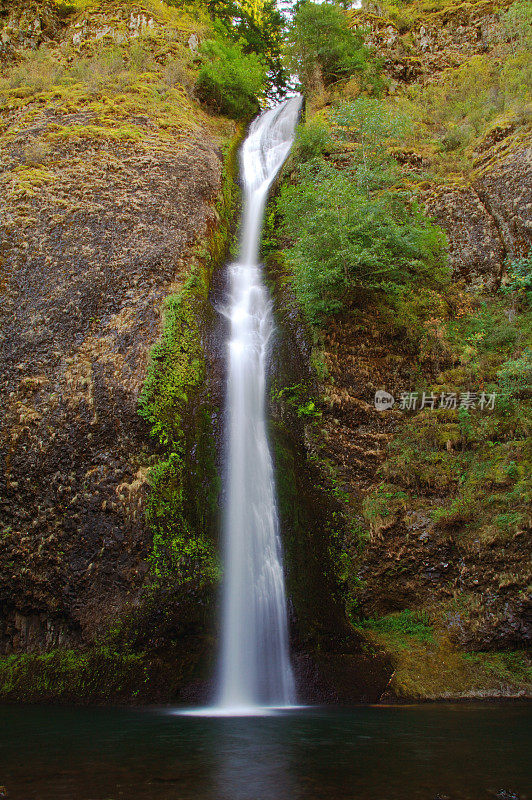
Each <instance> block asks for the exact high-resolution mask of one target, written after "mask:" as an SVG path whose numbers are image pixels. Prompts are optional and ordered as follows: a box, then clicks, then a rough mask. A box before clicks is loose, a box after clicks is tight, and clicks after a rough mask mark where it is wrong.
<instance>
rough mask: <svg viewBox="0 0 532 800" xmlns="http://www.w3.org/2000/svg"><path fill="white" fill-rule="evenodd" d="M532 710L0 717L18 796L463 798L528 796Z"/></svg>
mask: <svg viewBox="0 0 532 800" xmlns="http://www.w3.org/2000/svg"><path fill="white" fill-rule="evenodd" d="M529 708H530V707H527V706H522V705H511V704H509V705H494V706H481V707H479V706H464V705H437V706H436V705H431V706H429V705H422V706H407V707H361V708H356V709H353V710H350V711H342V712H331V711H323V710H322V711H320V710H313V711H301V712H298V713H292V714H285V715H278V716H273V717H265V718H248V719H208V718H201V717H199V718H198V717H182V716H177V715H175V714H172V713H169V712H168V711H167V710H154V709H146V710H143V709H140V710H120V709H100V708H92V709H83V708H81V709H79V708H75V709H72V708H57V707H38V708H35V707H30V708H24V707H16V708H15V707H8V708H5V707H4V708H0V786H1V785H4V786H5V787H6V788H7V790H8V792H9V798H10V800H22V799H23V800H67V799H68V800H111V798H114V799H115V800H116V799H117V798H124V800H136V799H137V798H138V799H139V800H141V799H142V800H163V799H164V800H418V798H419V799H420V800H421V798H427V799H428V800H432V798H434V797H435V795H437V794H441V795H448V796H449V797H451V798H453V800H482V798H486V800H489V798H496V797H497V793H498V792H500V790H505V791H507V792H515V793H518V794H519V795H520V796H521V797H525V796H527V795H528V796H529V797H530V798H531V800H532V794H530V791H531V786H530V773H529V771H528V770H527V766H528V760H529V757H530V753H532V746H531V745H532V735H531V728H530V724H529V723H530V713H529Z"/></svg>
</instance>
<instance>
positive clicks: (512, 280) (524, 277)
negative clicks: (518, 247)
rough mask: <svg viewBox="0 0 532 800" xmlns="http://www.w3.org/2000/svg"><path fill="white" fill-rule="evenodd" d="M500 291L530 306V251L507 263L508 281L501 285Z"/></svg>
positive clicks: (531, 259)
mask: <svg viewBox="0 0 532 800" xmlns="http://www.w3.org/2000/svg"><path fill="white" fill-rule="evenodd" d="M501 292H502V293H503V294H506V295H510V296H511V297H512V298H513V299H514V300H516V301H517V302H523V303H524V304H525V305H528V306H532V252H530V253H529V254H528V255H527V256H526V257H524V258H517V259H514V260H513V261H511V262H510V263H509V264H508V281H507V283H506V284H505V285H504V286H501Z"/></svg>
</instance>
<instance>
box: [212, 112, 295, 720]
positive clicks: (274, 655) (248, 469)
mask: <svg viewBox="0 0 532 800" xmlns="http://www.w3.org/2000/svg"><path fill="white" fill-rule="evenodd" d="M300 109H301V98H300V97H299V96H297V97H292V98H290V99H288V100H285V101H284V102H283V103H280V104H279V105H277V106H275V107H274V108H269V109H267V110H266V111H264V112H263V113H262V114H261V115H260V116H259V117H257V118H256V119H255V120H254V121H253V122H252V123H251V126H250V129H249V131H248V135H247V137H246V139H245V140H244V143H243V145H242V148H241V152H240V164H241V169H240V172H241V179H242V186H243V213H242V220H241V229H240V248H239V257H238V261H237V262H236V263H233V264H230V265H229V266H228V278H229V300H228V304H227V305H228V310H227V316H228V318H229V321H230V333H229V342H228V357H227V358H228V361H227V400H226V423H225V424H226V449H227V472H226V491H225V496H226V501H225V509H224V535H223V539H224V552H223V563H224V579H223V594H222V609H221V649H220V659H219V670H218V685H219V689H218V697H217V705H216V707H215V709H213V711H216V710H217V711H218V713H222V714H224V713H227V714H231V713H237V714H243V713H249V714H254V713H260V711H261V710H264V711H265V710H266V709H268V708H270V709H271V708H273V707H276V708H283V707H287V706H290V705H291V704H293V703H294V701H295V690H294V678H293V675H292V668H291V665H290V657H289V646H288V624H287V610H286V592H285V581H284V573H283V560H282V548H281V538H280V533H279V520H278V514H277V502H276V491H275V479H274V470H273V464H272V458H271V454H270V447H269V443H268V434H267V420H266V376H267V369H268V357H269V350H270V343H271V337H272V333H273V330H274V323H273V315H272V301H271V299H270V296H269V294H268V291H267V289H266V287H265V285H264V281H263V278H262V268H261V266H260V264H259V263H258V257H259V247H260V238H261V230H262V223H263V217H264V208H265V204H266V200H267V197H268V191H269V189H270V187H271V185H272V183H273V181H274V179H275V177H276V176H277V174H278V172H279V170H280V169H281V167H282V165H283V163H284V161H285V159H286V157H287V155H288V153H289V151H290V148H291V146H292V142H293V139H294V135H295V128H296V125H297V121H298V119H299V112H300Z"/></svg>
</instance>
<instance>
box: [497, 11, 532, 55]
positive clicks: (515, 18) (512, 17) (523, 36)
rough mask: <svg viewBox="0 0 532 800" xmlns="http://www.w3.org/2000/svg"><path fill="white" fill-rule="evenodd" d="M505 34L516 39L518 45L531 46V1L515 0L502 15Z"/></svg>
mask: <svg viewBox="0 0 532 800" xmlns="http://www.w3.org/2000/svg"><path fill="white" fill-rule="evenodd" d="M502 24H503V28H504V31H505V33H506V35H507V36H509V37H511V38H512V39H517V41H518V42H519V44H520V45H525V46H532V2H531V0H517V2H515V3H513V4H512V5H511V6H510V8H509V9H508V11H507V12H506V14H504V15H503V17H502Z"/></svg>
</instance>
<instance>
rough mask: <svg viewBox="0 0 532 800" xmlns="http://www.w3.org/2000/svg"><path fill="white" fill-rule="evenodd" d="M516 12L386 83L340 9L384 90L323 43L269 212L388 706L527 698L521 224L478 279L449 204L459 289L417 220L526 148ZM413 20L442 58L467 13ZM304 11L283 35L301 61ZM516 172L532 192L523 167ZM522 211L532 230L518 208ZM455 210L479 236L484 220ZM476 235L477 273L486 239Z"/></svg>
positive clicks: (316, 434) (322, 456)
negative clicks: (303, 327) (459, 50)
mask: <svg viewBox="0 0 532 800" xmlns="http://www.w3.org/2000/svg"><path fill="white" fill-rule="evenodd" d="M308 5H309V4H306V5H304V6H303V8H308ZM508 5H509V4H506V3H503V4H501V6H499V7H495V6H490V7H489V8H488V7H487V6H486V7H483V11H481V10H480V7H479V9H476V8H475V10H474V11H473V10H472V9H469V7H468V8H467V9H465V6H464V9H463V10H462V11H463V13H467V14H480V16H482V14H489V15H492V16H491V17H490V25H491V26H492V27H491V28H490V40H489V44H488V45H487V46H486V47H485V48H484V52H483V53H472V54H471V57H469V58H468V57H467V56H466V57H464V56H462V57H461V58H460V59H457V62H458V63H456V64H455V66H454V68H451V69H447V71H445V72H443V73H442V75H441V76H438V75H434V74H433V75H432V76H431V78H430V79H429V80H420V81H419V82H417V83H416V82H412V81H411V79H410V80H409V81H407V82H405V83H404V84H403V85H401V84H400V83H398V82H397V81H396V80H394V79H393V78H391V76H390V72H389V71H388V70H390V69H393V71H394V73H395V72H397V69H396V66H394V65H393V64H391V63H390V59H389V58H385V56H386V50H385V47H386V46H385V44H384V43H383V39H384V36H385V35H384V33H382V31H383V30H384V27H385V26H386V25H389V24H390V23H389V21H387V20H386V18H384V19H383V18H382V17H379V16H378V15H374V16H373V17H372V15H370V14H368V13H366V12H364V11H362V12H360V14H357V12H352V14H351V15H349V14H348V15H346V19H351V24H355V25H356V28H355V30H356V32H357V33H358V34H359V35H360V31H361V30H363V28H361V23H363V24H365V25H366V26H367V27H366V32H367V31H368V29H370V30H371V34H370V37H369V39H370V40H371V39H372V40H373V44H374V49H373V53H372V51H371V49H369V50H368V49H366V50H365V53H366V55H365V57H366V58H368V57H369V58H373V70H372V71H373V74H375V72H377V71H380V75H381V78H380V81H381V83H380V86H375V85H371V84H367V83H366V84H364V83H363V82H362V81H360V80H357V81H356V82H355V83H354V84H353V77H355V76H356V75H357V64H355V62H352V63H351V65H350V66H349V67H347V64H348V62H347V61H346V59H345V58H344V53H343V51H342V50H341V48H338V49H337V50H336V49H335V48H334V47H333V48H331V50H330V53H332V54H336V55H337V64H336V73H335V67H334V66H331V65H330V64H328V63H327V64H325V63H322V61H320V50H319V46H314V48H308V49H306V50H305V51H304V52H305V54H306V57H307V60H306V61H305V62H303V60H302V59H301V58H300V59H299V69H300V73H299V74H300V79H301V82H302V84H303V85H305V87H306V88H307V90H308V92H309V94H308V97H307V113H306V119H305V122H304V123H303V124H302V125H301V128H300V131H299V135H298V141H297V145H296V148H295V150H294V153H293V157H292V162H291V164H290V166H289V168H288V170H287V174H286V177H285V181H284V185H283V186H282V188H281V191H280V194H279V197H278V199H277V201H276V206H275V210H273V209H272V211H271V219H272V224H271V228H270V230H269V232H268V236H267V243H268V253H269V258H270V262H271V264H272V268H273V267H275V270H276V273H277V274H280V275H282V280H283V281H284V282H285V283H286V284H287V285H288V286H289V287H290V289H291V291H292V292H293V293H294V294H295V297H296V298H297V302H298V304H299V307H300V308H301V309H302V310H303V312H304V315H305V317H306V320H307V324H309V336H310V338H311V340H312V341H313V342H314V361H315V363H317V364H319V370H318V372H317V373H316V377H317V378H318V379H319V380H320V385H321V388H320V392H319V394H318V395H317V394H315V393H314V392H313V391H312V383H309V384H308V392H307V395H306V399H305V404H306V405H308V404H312V408H313V410H314V412H315V413H314V414H313V418H312V424H311V425H310V424H308V425H306V426H305V434H304V437H305V441H306V444H307V459H308V461H309V462H311V463H312V467H311V466H310V464H309V469H311V468H312V469H315V468H316V465H319V468H320V471H321V474H322V476H323V479H324V480H325V482H326V484H328V486H329V492H330V493H331V495H334V497H335V498H336V499H337V500H341V501H342V503H343V510H342V511H341V512H338V510H336V511H335V512H334V514H335V520H336V525H337V527H338V529H339V530H341V529H342V525H343V532H342V533H340V532H339V534H338V535H339V538H340V540H341V541H343V547H342V548H341V550H340V553H337V555H336V558H337V580H338V581H339V582H340V584H341V585H343V588H344V600H345V603H346V609H347V612H348V614H349V617H350V619H351V621H352V623H353V625H354V626H355V627H356V628H357V629H358V630H359V631H361V632H363V633H364V635H367V636H368V637H369V639H370V640H371V641H372V642H373V643H374V644H375V645H376V646H378V647H384V648H385V649H386V650H387V651H388V652H389V653H390V655H391V657H392V661H393V663H394V665H395V668H396V672H395V673H394V679H393V681H392V683H391V685H390V692H389V694H390V696H394V693H395V696H410V697H412V696H415V697H434V696H439V695H440V696H441V695H446V696H450V695H463V696H472V695H475V694H477V695H478V696H486V695H489V694H497V693H500V694H502V695H505V694H512V693H516V694H520V693H522V692H525V691H529V686H530V668H529V664H528V661H527V659H526V656H525V655H521V654H520V653H516V654H515V655H513V654H512V653H511V650H512V649H513V648H515V647H523V646H524V645H525V643H526V642H527V641H528V639H529V637H530V631H529V629H528V628H527V622H526V619H527V611H526V609H527V600H526V587H527V580H528V577H529V576H528V575H527V566H526V563H527V555H526V554H527V532H529V531H530V526H531V524H532V519H531V517H530V507H531V504H532V493H531V492H532V487H531V485H530V473H531V467H532V463H531V455H532V454H531V452H530V447H529V442H530V439H531V427H530V386H531V383H530V353H531V341H532V340H531V330H530V318H531V317H530V307H529V304H528V293H529V290H528V288H527V287H528V286H529V281H530V258H529V256H528V255H527V253H529V248H530V242H529V235H528V234H527V233H526V230H525V228H526V224H527V223H526V222H524V223H523V222H519V223H518V224H514V223H513V222H512V223H510V225H511V226H512V227H511V228H510V227H509V223H508V221H507V219H505V218H504V215H503V212H499V211H494V212H493V215H494V216H493V219H494V224H495V226H496V228H497V230H499V231H500V234H499V235H500V236H501V237H502V240H503V243H504V248H503V250H502V258H503V259H504V258H505V249H506V258H505V260H503V262H502V263H501V262H500V261H499V270H500V272H499V273H498V274H497V273H495V274H494V272H493V271H492V272H491V273H490V268H489V267H487V266H485V267H484V269H485V273H484V275H485V278H484V281H483V282H480V281H479V280H478V276H477V275H476V274H475V273H471V271H470V272H469V273H468V271H467V266H464V265H463V264H461V263H460V250H459V249H458V247H457V246H456V245H455V244H454V241H455V238H456V236H457V231H455V230H453V227H452V225H450V220H449V219H448V218H447V219H446V215H445V207H444V206H443V203H442V207H441V208H442V210H441V211H439V212H438V222H441V224H442V225H444V227H446V228H447V230H446V232H447V233H448V235H449V237H450V249H451V253H452V261H451V265H450V266H451V267H452V269H453V280H452V282H449V272H448V270H447V269H446V268H445V266H444V248H445V237H444V234H443V232H442V230H441V229H440V228H438V227H437V225H435V224H434V222H433V221H431V219H430V216H429V215H428V214H427V211H426V209H427V208H429V209H430V208H431V203H432V197H434V196H440V197H448V196H449V193H450V192H453V191H459V192H462V193H463V194H462V196H465V193H466V192H467V191H478V195H479V197H481V199H482V202H485V204H486V205H485V208H487V209H488V212H487V213H488V214H489V213H491V207H490V204H489V203H490V201H488V199H487V193H485V192H484V189H483V187H484V186H486V185H489V186H490V189H489V190H488V191H493V189H492V185H493V183H492V182H493V178H492V177H491V176H492V174H494V171H496V170H497V169H499V167H498V164H499V163H500V160H502V159H504V158H511V155H510V154H511V153H512V152H519V148H520V147H522V146H523V143H525V142H527V141H528V140H529V130H530V129H529V121H528V117H529V105H530V74H529V58H527V44H526V40H527V37H528V35H529V34H528V29H527V27H526V20H527V19H528V16H529V14H530V4H529V3H528V4H527V3H521V2H518V3H516V4H514V5H512V6H511V8H510V9H509V10H507V9H508ZM389 10H390V9H388V11H389ZM299 13H301V12H299ZM342 13H343V12H342V11H341V10H340V9H339V8H338V7H334V11H332V12H331V11H330V10H329V8H328V4H322V5H320V6H316V7H314V8H313V9H312V10H311V11H305V14H309V15H310V14H312V15H314V17H315V18H316V20H324V24H323V29H322V30H323V35H324V37H325V38H326V37H327V35H328V33H329V28H331V31H332V33H331V35H332V36H333V37H334V36H335V35H336V34H335V31H334V29H333V27H332V26H330V25H329V22H328V16H329V14H331V16H332V15H334V17H335V19H340V17H341V16H342ZM384 13H386V10H385V12H384ZM405 13H411V21H410V22H409V24H408V26H405V27H404V31H403V33H404V32H405V31H407V30H415V29H416V26H419V25H421V24H425V25H427V27H428V26H429V24H430V25H431V26H434V27H431V28H430V29H429V31H428V32H424V33H422V34H419V35H420V36H425V37H426V39H428V41H429V42H430V44H428V45H426V44H425V45H424V47H425V48H426V49H427V50H428V55H427V58H436V55H435V53H436V52H442V53H443V54H444V53H445V43H444V42H443V44H442V43H440V37H441V29H442V26H445V25H446V24H454V23H453V22H452V20H455V19H460V14H461V13H462V12H461V11H460V9H459V8H458V6H456V7H455V6H453V5H452V4H447V3H442V4H440V6H439V7H436V6H434V7H433V6H431V7H430V8H428V7H425V6H423V7H422V6H421V4H418V3H414V4H410V6H406V7H405ZM305 14H304V15H301V16H300V20H299V21H298V14H297V13H296V17H295V19H294V22H293V24H292V29H291V34H290V37H291V38H290V51H289V52H290V56H291V58H292V63H293V64H294V65H296V64H297V59H294V56H293V54H294V53H297V52H298V46H299V47H300V48H301V49H303V48H304V47H305V45H304V41H305V37H306V36H307V34H306V32H305V29H304V25H303V24H302V22H301V20H302V19H303V17H304V16H305ZM445 14H448V19H447V17H446V16H445ZM493 15H494V16H493ZM433 17H434V19H433ZM325 19H327V23H325ZM449 20H450V21H451V22H450V23H449ZM381 21H382V25H381V24H380V22H381ZM456 24H458V23H456ZM435 26H437V27H435ZM343 30H345V28H344V29H343ZM387 30H388V34H387V35H389V36H391V37H392V39H394V41H395V38H396V37H397V35H398V34H397V33H396V32H395V33H394V32H393V29H392V28H390V27H389V28H388V29H387ZM390 30H391V31H392V33H390ZM423 30H424V31H425V29H423ZM319 31H320V28H319V26H318V25H316V27H315V30H314V36H315V38H316V39H317V40H319ZM433 31H435V32H434V33H433ZM431 36H433V37H434V39H433V40H431V39H430V37H431ZM379 37H381V38H379ZM340 41H344V40H343V39H340ZM404 44H405V43H404V42H403V45H404ZM466 45H467V47H469V43H466ZM405 46H406V45H405ZM437 48H439V50H437ZM351 52H352V53H353V54H354V53H355V46H354V44H353V45H352V50H351ZM380 59H382V60H380ZM419 71H420V72H422V67H420V70H419ZM405 74H407V75H409V74H410V73H408V72H406V73H405ZM310 75H312V81H310V79H309V76H310ZM328 75H329V76H333V77H331V78H328V77H327V76H328ZM384 87H386V88H384ZM357 95H358V96H357ZM512 148H513V151H512ZM495 174H496V172H495ZM520 177H521V181H524V182H525V183H526V181H527V174H526V172H523V173H522V174H521V176H520ZM471 185H472V186H473V189H466V187H468V186H471ZM456 187H459V188H458V190H457V188H456ZM497 191H500V192H503V191H504V190H503V189H502V188H501V189H497ZM518 191H519V193H520V194H522V190H518ZM485 198H486V199H485ZM454 202H456V204H458V203H459V202H460V201H459V200H458V199H457V200H456V201H454ZM496 202H497V203H499V201H498V200H497V201H496ZM434 207H436V206H435V205H434ZM485 208H484V213H486V211H485ZM453 213H454V212H453ZM462 214H463V212H462ZM456 215H457V217H458V218H459V219H460V212H459V211H457V212H456ZM516 216H518V218H519V220H523V218H524V219H525V220H526V209H525V207H524V205H522V206H520V211H519V215H516ZM461 219H462V225H463V226H464V227H465V228H466V229H467V226H468V224H475V223H474V220H471V221H470V220H469V219H468V218H467V216H466V217H464V216H463V215H462V217H461ZM521 225H523V227H521ZM447 226H448V227H447ZM510 229H511V230H512V234H510ZM514 230H515V234H514V233H513V231H514ZM521 231H522V233H521ZM275 232H277V233H275ZM465 235H466V236H467V234H465ZM472 245H473V247H475V246H476V247H477V255H476V256H475V257H476V258H477V260H478V262H480V263H482V258H483V251H482V248H483V247H484V248H486V244H485V243H483V242H482V240H480V241H479V242H478V243H477V240H476V239H475V241H474V242H473V243H472ZM486 258H487V259H489V258H491V259H493V255H492V254H491V255H488V256H487V257H486ZM499 258H500V257H499ZM478 262H477V263H478ZM491 270H494V267H491ZM457 276H460V279H461V280H457ZM464 278H465V280H464ZM479 283H480V286H479ZM488 287H489V288H490V289H491V291H489V290H488ZM378 389H381V390H385V391H388V392H391V393H393V395H394V396H395V406H394V408H393V409H392V410H389V411H377V410H376V409H375V407H374V406H373V398H374V394H375V391H376V390H378ZM282 391H283V389H282V387H281V389H280V392H281V393H282ZM449 397H450V398H453V397H454V401H453V400H452V399H451V401H450V403H449V402H444V399H445V398H449ZM488 397H490V398H492V401H491V403H492V404H491V405H490V406H489V407H488V406H487V399H488ZM401 398H402V399H401ZM408 398H410V400H409V399H408ZM464 398H465V399H466V400H464ZM482 398H484V399H482ZM469 400H470V402H469ZM466 401H467V402H466ZM342 518H343V522H342V525H339V521H340V519H342ZM490 560H491V565H490V569H489V570H486V568H485V564H486V562H487V561H490ZM390 612H392V614H391V616H390ZM483 650H489V651H490V654H489V655H488V654H487V653H484V652H478V651H483ZM497 650H500V651H501V652H500V654H496V655H495V654H494V655H491V653H492V652H493V651H497ZM526 687H528V689H527V688H526Z"/></svg>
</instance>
